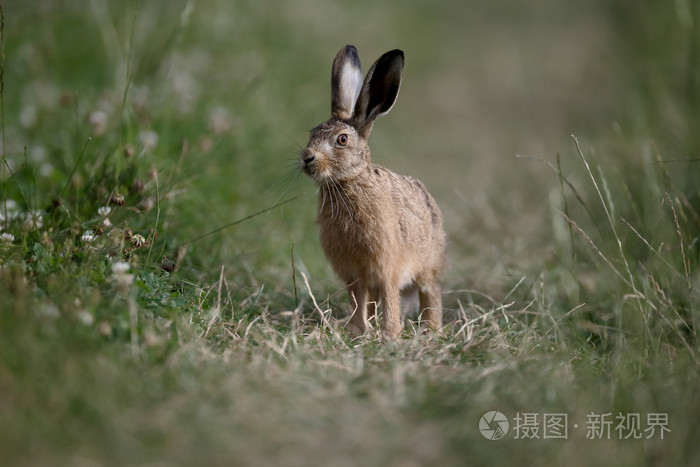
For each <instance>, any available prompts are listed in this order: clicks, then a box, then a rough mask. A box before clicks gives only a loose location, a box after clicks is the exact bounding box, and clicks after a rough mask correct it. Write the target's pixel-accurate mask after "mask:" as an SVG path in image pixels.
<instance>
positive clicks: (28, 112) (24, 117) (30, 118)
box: [19, 105, 37, 128]
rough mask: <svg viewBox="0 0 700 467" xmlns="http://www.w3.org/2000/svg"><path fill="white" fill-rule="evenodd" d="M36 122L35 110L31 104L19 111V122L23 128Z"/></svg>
mask: <svg viewBox="0 0 700 467" xmlns="http://www.w3.org/2000/svg"><path fill="white" fill-rule="evenodd" d="M36 122H37V111H36V107H34V106H33V105H28V106H26V107H24V108H23V109H22V111H21V112H20V113H19V124H20V125H22V127H23V128H32V127H33V126H34V125H36Z"/></svg>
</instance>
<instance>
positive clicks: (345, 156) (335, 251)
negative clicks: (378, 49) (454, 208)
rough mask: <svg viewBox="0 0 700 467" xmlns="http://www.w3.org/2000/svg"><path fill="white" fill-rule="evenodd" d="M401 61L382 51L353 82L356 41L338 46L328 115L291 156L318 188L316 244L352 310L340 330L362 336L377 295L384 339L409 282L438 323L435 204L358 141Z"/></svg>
mask: <svg viewBox="0 0 700 467" xmlns="http://www.w3.org/2000/svg"><path fill="white" fill-rule="evenodd" d="M403 64H404V54H403V52H402V51H401V50H392V51H390V52H387V53H385V54H384V55H382V56H381V57H380V58H379V59H378V60H377V61H376V62H375V63H374V64H373V65H372V67H371V68H370V69H369V72H368V73H367V77H366V78H365V79H364V81H363V80H362V69H361V67H360V59H359V56H358V53H357V49H356V48H355V47H354V46H352V45H348V46H345V47H344V48H343V49H341V50H340V52H338V54H337V55H336V57H335V60H334V61H333V69H332V74H331V118H330V119H329V120H328V121H327V122H325V123H322V124H321V125H319V126H317V127H316V128H314V129H313V130H311V137H310V138H309V143H308V145H307V146H306V148H305V149H304V150H303V151H302V154H301V169H302V170H303V171H304V172H305V173H306V174H308V175H309V176H310V177H311V178H312V179H313V180H314V181H315V183H316V185H317V187H318V190H319V207H318V223H319V224H320V227H321V229H320V237H321V245H322V247H323V251H324V252H325V254H326V257H327V258H328V260H329V261H330V263H331V265H332V266H333V269H334V270H335V272H336V273H337V274H338V276H340V278H341V279H342V280H343V281H344V282H345V283H346V284H347V286H348V293H349V295H350V304H351V306H352V307H353V308H354V312H353V314H352V316H351V317H350V320H349V321H348V324H347V326H346V328H347V329H348V330H349V331H350V332H352V333H353V334H356V335H359V334H363V333H364V332H365V331H366V330H367V328H368V322H367V308H368V304H369V306H370V309H371V312H372V313H375V312H376V306H377V304H378V303H380V304H381V306H382V311H383V317H382V323H381V330H382V337H383V338H384V339H385V340H391V339H394V338H396V337H397V336H398V335H399V334H400V333H401V330H402V322H401V310H400V292H401V291H402V290H408V289H414V290H415V289H417V290H418V296H419V300H420V312H421V320H422V321H423V322H424V323H427V324H428V325H429V326H430V327H432V328H433V329H440V326H441V324H442V298H441V295H440V283H439V282H438V280H439V276H440V274H441V273H442V270H443V269H444V267H445V233H444V230H443V227H442V213H441V212H440V208H438V206H437V204H436V203H435V200H434V199H433V197H432V196H431V195H430V193H428V191H427V190H426V188H425V186H424V185H423V184H422V183H421V182H420V181H418V180H416V179H415V178H412V177H407V176H402V175H397V174H395V173H394V172H392V171H390V170H388V169H385V168H384V167H381V166H379V165H376V164H373V163H372V161H371V158H370V151H369V146H368V144H367V139H368V138H369V134H370V131H371V130H372V124H373V123H374V120H375V119H376V118H377V117H380V116H382V115H385V114H386V113H387V112H389V110H390V109H391V108H392V106H393V105H394V102H395V101H396V97H397V95H398V93H399V87H400V85H401V72H402V70H403Z"/></svg>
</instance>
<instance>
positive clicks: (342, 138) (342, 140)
mask: <svg viewBox="0 0 700 467" xmlns="http://www.w3.org/2000/svg"><path fill="white" fill-rule="evenodd" d="M335 144H337V145H338V146H347V145H348V135H346V134H345V133H341V134H339V135H338V138H337V139H336V140H335Z"/></svg>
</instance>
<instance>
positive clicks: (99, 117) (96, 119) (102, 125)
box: [88, 110, 107, 135]
mask: <svg viewBox="0 0 700 467" xmlns="http://www.w3.org/2000/svg"><path fill="white" fill-rule="evenodd" d="M88 120H89V121H90V126H91V127H92V132H93V134H95V135H101V134H102V133H104V132H105V129H106V128H107V114H106V113H104V112H103V111H101V110H96V111H94V112H93V113H91V114H90V117H89V119H88Z"/></svg>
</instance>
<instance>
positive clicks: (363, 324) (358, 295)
mask: <svg viewBox="0 0 700 467" xmlns="http://www.w3.org/2000/svg"><path fill="white" fill-rule="evenodd" d="M348 295H349V296H350V306H351V307H353V313H352V315H351V316H350V321H348V324H347V325H346V326H345V328H346V329H347V330H348V331H349V332H350V333H351V334H353V335H355V336H360V335H362V334H364V333H365V332H367V329H368V327H369V325H368V323H367V287H366V286H365V284H364V283H362V282H361V281H355V282H353V283H352V284H350V286H349V287H348Z"/></svg>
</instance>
